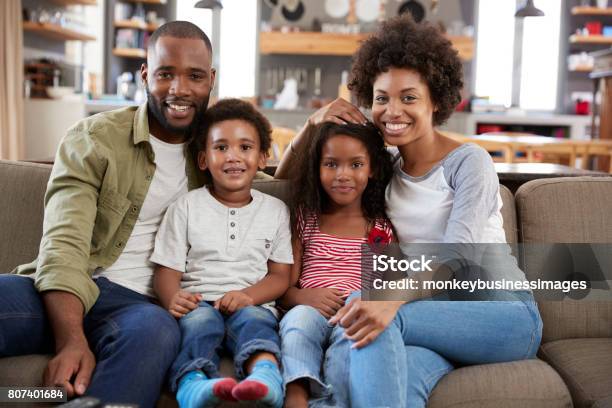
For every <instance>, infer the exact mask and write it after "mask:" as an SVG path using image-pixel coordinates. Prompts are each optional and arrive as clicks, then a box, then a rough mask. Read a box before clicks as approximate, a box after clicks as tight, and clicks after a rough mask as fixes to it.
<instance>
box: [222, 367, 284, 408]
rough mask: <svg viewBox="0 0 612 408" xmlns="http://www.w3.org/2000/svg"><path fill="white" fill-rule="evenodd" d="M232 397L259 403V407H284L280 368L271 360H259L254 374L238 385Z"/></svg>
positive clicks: (254, 368)
mask: <svg viewBox="0 0 612 408" xmlns="http://www.w3.org/2000/svg"><path fill="white" fill-rule="evenodd" d="M232 395H233V397H234V398H236V399H237V400H238V401H257V406H258V407H266V408H281V407H282V406H283V400H284V395H283V377H282V376H281V373H280V371H279V369H278V366H277V365H276V364H274V363H273V362H271V361H269V360H259V361H258V362H256V363H255V365H254V366H253V372H252V373H251V374H250V375H249V376H248V377H247V378H245V379H244V380H243V381H241V382H240V383H239V384H238V385H236V386H235V387H234V389H233V391H232Z"/></svg>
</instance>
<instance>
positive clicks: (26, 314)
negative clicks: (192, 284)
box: [0, 275, 180, 408]
mask: <svg viewBox="0 0 612 408" xmlns="http://www.w3.org/2000/svg"><path fill="white" fill-rule="evenodd" d="M95 282H96V285H98V288H99V289H100V296H99V297H98V300H96V303H95V304H94V306H93V308H92V309H91V310H90V311H89V313H87V315H85V318H84V319H83V329H84V331H85V335H86V336H87V340H88V341H89V347H90V348H91V351H92V352H93V353H94V354H95V356H96V368H95V370H94V372H93V376H92V378H91V383H90V385H89V387H88V388H87V392H86V394H87V395H90V396H93V397H96V398H99V399H101V400H102V401H104V402H106V403H110V402H117V403H126V404H127V403H131V404H138V405H139V406H140V408H152V407H153V406H155V402H156V401H157V399H158V398H159V394H160V391H161V388H162V384H163V383H164V378H165V375H166V371H167V370H168V367H170V364H171V363H172V361H173V360H174V358H175V357H176V353H177V352H178V347H179V343H180V332H179V328H178V325H177V324H176V320H175V319H174V318H173V317H172V316H171V315H170V314H169V313H168V312H166V311H165V310H164V309H162V308H161V307H159V306H157V305H154V304H153V303H151V299H150V298H148V297H146V296H144V295H141V294H139V293H136V292H134V291H131V290H129V289H127V288H124V287H123V286H120V285H117V284H115V283H112V282H111V281H109V280H108V279H106V278H97V279H96V280H95ZM53 343H54V342H53V333H52V330H51V327H50V325H49V321H48V319H47V314H46V312H45V306H44V304H43V302H42V298H41V296H40V294H39V293H38V292H37V291H36V288H35V287H34V280H33V279H30V278H28V277H24V276H16V275H0V357H8V356H19V355H25V354H40V353H53V351H54V344H53Z"/></svg>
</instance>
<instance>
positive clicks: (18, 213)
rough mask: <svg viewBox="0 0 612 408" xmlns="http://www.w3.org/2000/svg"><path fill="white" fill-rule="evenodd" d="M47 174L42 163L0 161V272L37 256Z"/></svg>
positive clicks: (47, 167)
mask: <svg viewBox="0 0 612 408" xmlns="http://www.w3.org/2000/svg"><path fill="white" fill-rule="evenodd" d="M50 173H51V166H49V165H45V164H34V163H24V162H12V161H0V209H1V210H0V254H2V255H1V256H0V273H8V272H10V271H12V270H13V268H15V267H16V266H17V265H20V264H23V263H27V262H31V261H33V260H34V259H35V258H36V255H37V254H38V246H39V244H40V237H41V235H42V224H43V211H44V207H43V201H44V195H45V190H46V188H47V181H48V180H49V174H50Z"/></svg>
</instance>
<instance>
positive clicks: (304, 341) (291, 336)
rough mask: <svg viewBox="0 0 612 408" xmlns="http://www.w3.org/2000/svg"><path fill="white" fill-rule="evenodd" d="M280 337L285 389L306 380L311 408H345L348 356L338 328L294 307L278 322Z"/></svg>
mask: <svg viewBox="0 0 612 408" xmlns="http://www.w3.org/2000/svg"><path fill="white" fill-rule="evenodd" d="M280 336H281V342H282V352H283V353H282V354H283V360H282V366H283V382H284V384H285V386H286V385H287V384H288V383H290V382H292V381H295V380H297V379H306V380H308V382H309V387H310V394H311V398H312V400H311V402H310V406H311V407H315V406H316V407H318V406H334V407H339V406H346V402H347V401H348V395H346V392H347V391H348V382H347V379H348V364H346V362H347V361H348V357H349V355H348V343H347V340H346V339H345V338H344V337H343V331H342V328H341V327H339V326H330V325H329V324H328V323H327V319H325V317H323V315H322V314H321V313H319V311H318V310H316V309H315V308H313V307H311V306H306V305H298V306H295V307H294V308H293V309H291V310H290V311H289V312H288V313H287V314H286V315H285V317H283V319H282V320H281V322H280ZM321 371H323V373H324V376H322V374H321ZM323 377H324V378H325V381H327V383H328V384H329V385H328V384H326V383H325V381H324V379H323ZM332 392H333V397H332ZM332 398H333V399H332Z"/></svg>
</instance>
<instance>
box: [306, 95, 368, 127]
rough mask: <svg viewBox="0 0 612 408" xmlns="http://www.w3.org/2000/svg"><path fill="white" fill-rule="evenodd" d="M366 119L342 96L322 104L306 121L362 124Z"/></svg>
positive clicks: (316, 123) (312, 123)
mask: <svg viewBox="0 0 612 408" xmlns="http://www.w3.org/2000/svg"><path fill="white" fill-rule="evenodd" d="M367 121H368V118H366V117H365V116H364V115H363V113H361V111H360V110H359V109H358V108H357V107H356V106H355V105H353V104H352V103H350V102H347V101H346V100H344V99H342V98H337V99H336V100H334V101H333V102H331V103H329V104H327V105H325V106H323V107H322V108H321V109H319V110H318V111H316V112H315V113H313V114H312V115H311V116H310V118H308V123H309V124H311V125H318V124H321V123H323V122H334V123H337V124H339V125H344V124H347V123H355V124H358V125H363V124H365V123H366V122H367Z"/></svg>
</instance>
